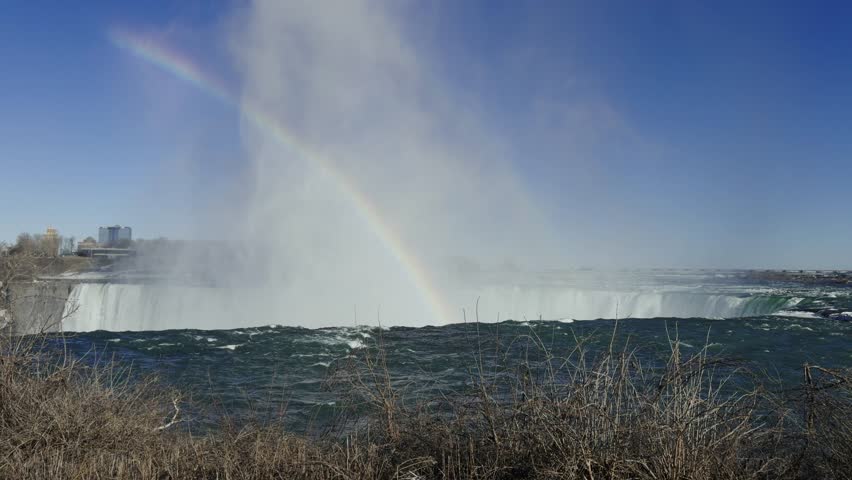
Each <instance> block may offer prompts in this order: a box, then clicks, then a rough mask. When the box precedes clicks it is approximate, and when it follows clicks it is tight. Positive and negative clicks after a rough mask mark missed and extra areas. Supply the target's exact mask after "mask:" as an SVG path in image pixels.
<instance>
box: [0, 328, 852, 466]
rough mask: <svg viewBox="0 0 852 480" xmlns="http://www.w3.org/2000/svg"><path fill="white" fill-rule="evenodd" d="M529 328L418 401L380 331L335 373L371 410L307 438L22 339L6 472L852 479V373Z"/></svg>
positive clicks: (3, 408)
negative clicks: (517, 343) (550, 341)
mask: <svg viewBox="0 0 852 480" xmlns="http://www.w3.org/2000/svg"><path fill="white" fill-rule="evenodd" d="M526 340H528V341H531V342H532V344H533V345H534V348H535V350H536V355H537V357H536V358H537V360H536V361H531V360H529V359H528V358H527V359H518V358H517V357H510V356H507V353H506V351H500V350H499V348H495V350H494V351H493V352H491V353H490V354H488V355H491V356H493V358H490V360H493V361H486V359H484V357H486V356H488V355H486V354H485V353H484V352H482V351H477V352H474V355H473V357H474V358H475V360H474V361H473V362H472V365H471V368H470V381H469V384H468V386H467V387H468V388H467V390H466V391H465V392H460V393H455V394H453V395H451V396H443V397H440V398H436V399H431V400H429V401H410V399H407V398H406V397H405V395H404V393H405V389H404V388H400V387H399V383H398V380H399V379H392V378H391V377H390V375H389V373H388V369H387V368H386V365H385V362H386V357H385V349H384V348H383V345H382V344H381V339H379V341H378V343H377V344H376V345H374V346H373V347H371V348H368V349H363V350H361V351H360V352H359V354H358V356H357V357H356V358H353V359H350V360H349V361H347V362H346V363H344V364H342V365H340V366H339V367H340V368H339V369H338V370H337V373H336V374H335V375H334V377H333V378H332V379H331V385H332V387H333V388H336V389H337V391H339V392H340V394H341V396H342V397H346V399H348V400H349V401H350V403H349V405H350V408H351V409H352V410H351V411H352V412H355V413H356V414H357V415H355V416H353V417H352V418H351V421H349V423H348V424H347V426H346V428H342V429H341V430H338V432H341V431H342V432H345V433H337V434H333V435H327V436H323V437H321V438H307V437H304V436H298V435H293V434H290V433H287V432H286V431H285V430H284V428H283V427H282V425H283V422H281V421H272V422H263V423H259V422H251V421H248V422H243V423H241V424H234V423H224V424H223V425H222V426H221V427H220V428H219V429H218V430H217V431H215V432H213V433H206V434H202V435H196V434H193V432H192V431H191V429H190V428H188V427H187V424H186V423H184V422H183V421H184V420H185V419H184V418H183V415H184V413H183V412H182V411H181V408H182V406H183V402H182V401H181V396H180V392H176V391H170V390H164V389H163V387H162V386H160V385H159V384H158V383H157V382H156V381H154V380H151V379H148V380H145V379H133V380H131V378H132V377H131V376H129V375H128V374H127V372H126V371H121V370H117V369H116V368H111V367H109V366H108V365H106V366H103V367H98V368H93V367H90V366H85V365H83V364H80V363H76V362H74V361H71V360H70V359H68V358H64V357H59V358H55V357H52V356H49V355H47V354H45V353H44V350H43V349H41V348H40V344H39V343H37V342H33V341H30V342H29V343H21V342H20V341H18V342H15V343H9V339H8V338H7V339H6V341H5V343H3V344H2V346H0V478H37V479H38V478H86V479H89V478H92V479H99V478H140V479H169V478H174V479H182V478H189V479H208V478H209V479H213V478H222V479H267V478H280V479H293V478H305V479H332V478H351V479H354V478H359V479H367V478H370V479H372V478H377V479H409V480H413V479H418V478H443V479H469V478H476V479H480V478H481V479H502V478H554V479H555V478H584V479H593V478H610V479H616V478H617V479H622V478H623V479H627V478H640V479H735V478H736V479H740V478H790V479H795V478H837V479H840V478H852V466H850V460H849V456H848V452H849V451H850V449H852V423H850V422H852V420H850V419H852V396H850V392H852V390H850V382H849V375H848V373H844V372H838V371H833V370H827V369H822V368H819V367H815V366H806V367H805V372H806V375H805V381H804V383H803V386H802V388H801V389H800V390H798V391H797V392H795V395H790V396H783V397H782V396H780V395H770V394H769V393H768V392H766V391H764V390H763V389H762V388H761V387H760V385H758V384H756V382H754V381H752V380H750V379H751V378H752V377H751V376H750V374H749V373H748V372H746V371H744V370H741V369H736V368H733V367H730V366H729V365H725V364H722V363H719V362H718V361H716V360H714V359H712V358H710V357H709V356H708V355H707V354H706V351H702V352H700V353H698V354H696V355H692V356H688V357H685V356H683V355H682V353H681V351H680V349H679V348H678V343H677V340H676V339H673V341H672V342H671V345H672V349H671V354H670V356H669V358H668V360H667V361H666V362H663V363H654V364H643V363H642V361H640V356H639V355H637V354H636V352H635V351H633V350H629V349H627V348H622V349H619V350H617V351H616V350H614V349H613V348H612V346H610V348H609V349H608V350H606V351H604V352H602V353H601V354H600V355H596V356H592V355H590V354H589V353H588V352H587V350H586V349H585V348H584V344H583V341H582V340H581V339H579V340H578V344H577V348H576V349H575V350H573V351H571V352H569V353H568V354H567V355H565V356H563V357H561V358H557V357H556V356H554V355H552V354H551V353H550V352H549V351H548V350H547V348H545V347H544V345H542V343H541V342H540V341H539V340H538V339H537V338H536V337H535V336H534V334H531V336H530V337H529V338H527V339H526ZM513 358H514V359H513ZM489 365H490V366H489ZM734 381H736V384H734V383H733V382H734ZM747 382H750V385H751V386H750V387H749V388H745V385H746V383H747Z"/></svg>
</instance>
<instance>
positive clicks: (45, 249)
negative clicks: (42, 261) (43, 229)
mask: <svg viewBox="0 0 852 480" xmlns="http://www.w3.org/2000/svg"><path fill="white" fill-rule="evenodd" d="M61 241H62V239H61V237H58V236H47V235H43V234H40V233H36V234H31V233H21V234H20V235H18V238H17V240H16V241H15V244H14V245H12V246H11V247H9V248H8V250H7V252H8V254H9V255H30V256H40V257H55V256H58V255H59V244H60V242H61Z"/></svg>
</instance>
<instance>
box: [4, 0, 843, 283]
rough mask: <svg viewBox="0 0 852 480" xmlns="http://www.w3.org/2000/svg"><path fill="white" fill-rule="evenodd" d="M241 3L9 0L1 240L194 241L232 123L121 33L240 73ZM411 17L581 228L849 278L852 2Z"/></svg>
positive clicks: (651, 259)
mask: <svg viewBox="0 0 852 480" xmlns="http://www.w3.org/2000/svg"><path fill="white" fill-rule="evenodd" d="M244 7H245V2H208V1H173V2H168V1H162V0H154V1H149V2H112V1H90V2H77V3H73V4H72V3H69V2H59V1H53V2H51V1H43V2H23V1H12V2H4V4H3V5H2V7H0V8H2V10H0V208H2V214H0V241H2V240H5V241H12V240H14V237H15V236H16V235H17V233H19V232H21V231H31V232H41V231H43V230H44V228H45V227H47V226H48V225H52V226H54V227H57V228H59V230H60V232H61V233H63V234H66V235H75V236H77V237H78V238H79V237H82V236H86V235H92V236H96V235H95V234H96V233H97V227H98V225H101V224H115V223H120V224H127V225H131V226H132V227H133V228H134V234H135V236H136V237H156V236H161V235H162V236H169V237H188V236H194V235H197V231H196V230H195V229H194V227H193V225H194V224H195V223H198V222H199V220H198V217H199V216H200V215H202V211H204V210H205V209H204V206H206V205H208V204H209V203H210V201H211V200H213V201H215V200H216V197H217V196H219V195H220V192H227V191H229V185H228V182H229V179H232V178H235V177H238V176H239V175H240V164H241V163H240V161H239V157H240V156H241V155H243V153H242V149H241V147H240V136H239V133H238V131H237V130H238V119H237V118H236V117H237V116H236V114H235V112H233V111H230V110H229V109H227V108H225V107H223V106H222V105H220V104H218V103H217V102H216V101H214V100H212V99H211V98H209V97H207V96H205V95H203V94H201V93H199V92H197V91H195V90H194V89H192V88H191V87H190V86H188V85H186V84H183V83H181V82H180V81H178V80H177V79H174V78H171V77H169V76H168V75H166V74H164V73H162V72H159V71H157V70H156V69H154V68H152V67H151V66H150V65H144V64H143V63H141V62H140V61H139V59H136V58H134V57H133V56H131V55H128V53H127V52H124V51H121V50H120V49H117V48H116V47H115V46H113V45H112V44H111V43H110V42H109V40H108V35H107V32H108V31H109V29H110V28H113V27H115V26H122V27H126V28H129V29H133V30H136V31H143V32H151V31H157V32H167V33H168V34H169V38H170V39H176V43H177V44H178V45H176V46H177V47H178V48H181V49H182V50H183V51H185V52H186V54H187V55H189V56H191V57H192V58H194V59H195V60H196V61H197V62H198V63H199V64H201V65H204V66H205V68H206V69H208V70H209V71H213V72H217V73H218V74H219V75H221V76H224V77H226V78H228V77H229V75H231V74H233V65H231V63H230V62H229V60H228V53H227V48H228V45H227V39H226V38H225V35H223V32H226V31H227V29H228V28H229V25H230V22H232V21H233V18H234V12H235V11H237V10H238V9H240V8H244ZM415 8H417V9H419V10H420V11H419V12H415V13H416V14H413V15H409V16H408V20H407V21H408V22H410V25H408V27H409V30H410V32H411V36H412V38H414V39H415V40H414V41H415V42H422V43H423V44H424V45H428V51H429V52H430V53H431V54H432V56H433V57H434V58H432V59H431V61H432V65H433V66H434V68H435V71H436V72H437V74H438V75H440V76H442V77H443V78H445V80H446V83H445V85H447V88H449V89H452V91H451V92H448V96H451V97H454V98H459V99H462V101H464V99H469V100H470V102H471V108H473V109H475V110H476V112H477V114H478V116H479V118H483V119H486V120H487V122H488V128H489V129H490V130H491V131H494V132H498V133H499V135H500V136H501V138H503V139H504V143H505V145H506V148H507V149H509V157H510V158H511V159H512V162H513V163H514V164H515V167H516V169H517V171H518V172H520V174H521V175H522V177H523V182H524V183H525V184H527V185H528V186H529V188H530V189H531V190H532V191H534V192H536V193H535V195H536V197H537V200H538V201H539V203H540V204H541V205H543V207H542V208H544V209H546V210H547V211H548V215H550V217H551V218H553V219H554V222H557V223H559V224H560V225H562V227H561V228H564V229H565V230H566V231H569V230H572V231H575V232H576V231H578V230H579V231H583V232H589V235H588V238H589V242H595V243H598V239H600V238H606V236H607V235H610V236H612V237H618V238H624V237H628V238H630V239H631V240H630V242H627V244H630V243H631V242H632V243H633V244H635V245H637V248H638V249H639V250H641V251H642V252H644V253H643V254H644V255H647V257H648V263H652V264H665V265H686V266H743V267H752V266H754V267H788V268H789V267H793V268H795V267H818V268H827V267H838V268H852V29H850V28H849V21H850V19H851V18H852V4H850V3H849V2H828V1H817V2H782V1H766V2H758V1H752V2H710V3H707V2H684V1H677V2H634V1H621V2H619V1H607V2H567V1H553V2H545V1H541V2H515V1H484V0H483V1H467V2H443V3H437V2H427V3H425V4H420V5H419V6H417V7H415ZM152 85H154V86H155V87H152ZM152 88H154V91H152ZM152 96H156V97H157V98H160V99H165V101H159V102H151V98H152ZM187 156H190V157H193V158H199V157H202V158H204V161H203V162H197V161H196V162H184V161H183V160H182V159H183V158H185V157H187ZM566 156H570V158H572V159H577V158H580V159H582V161H579V162H578V161H576V160H573V161H566ZM177 179H179V180H177ZM187 179H189V180H187ZM221 195H223V196H227V195H228V194H226V193H221ZM211 236H215V234H214V235H211ZM615 243H618V242H615Z"/></svg>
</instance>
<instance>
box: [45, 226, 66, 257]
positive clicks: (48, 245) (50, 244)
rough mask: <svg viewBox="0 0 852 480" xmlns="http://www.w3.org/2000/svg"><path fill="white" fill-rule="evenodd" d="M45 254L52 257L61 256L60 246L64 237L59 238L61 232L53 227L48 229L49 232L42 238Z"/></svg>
mask: <svg viewBox="0 0 852 480" xmlns="http://www.w3.org/2000/svg"><path fill="white" fill-rule="evenodd" d="M41 242H42V249H43V252H44V253H45V254H47V255H50V256H56V255H59V245H60V242H62V237H60V236H59V231H58V230H56V229H55V228H53V227H47V231H46V232H45V233H44V236H43V237H42V238H41Z"/></svg>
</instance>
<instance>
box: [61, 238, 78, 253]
mask: <svg viewBox="0 0 852 480" xmlns="http://www.w3.org/2000/svg"><path fill="white" fill-rule="evenodd" d="M74 243H75V238H74V237H67V238H63V239H62V246H61V247H60V248H59V253H60V254H61V255H73V254H74Z"/></svg>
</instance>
